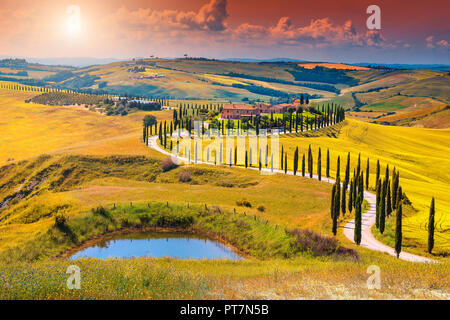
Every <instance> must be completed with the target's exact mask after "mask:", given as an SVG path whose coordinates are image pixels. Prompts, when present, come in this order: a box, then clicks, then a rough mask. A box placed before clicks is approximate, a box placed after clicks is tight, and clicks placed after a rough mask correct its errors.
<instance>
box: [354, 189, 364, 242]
mask: <svg viewBox="0 0 450 320" xmlns="http://www.w3.org/2000/svg"><path fill="white" fill-rule="evenodd" d="M361 205H362V199H361V196H360V195H358V198H357V200H356V208H355V230H354V236H353V240H354V241H355V243H356V244H357V245H358V246H359V245H360V244H361V226H362V215H361V209H362V208H361Z"/></svg>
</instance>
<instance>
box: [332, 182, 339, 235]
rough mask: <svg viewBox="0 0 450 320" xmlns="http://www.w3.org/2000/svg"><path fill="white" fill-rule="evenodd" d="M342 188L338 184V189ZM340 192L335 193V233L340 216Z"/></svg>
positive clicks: (335, 232) (334, 232)
mask: <svg viewBox="0 0 450 320" xmlns="http://www.w3.org/2000/svg"><path fill="white" fill-rule="evenodd" d="M338 188H340V187H339V185H337V184H336V190H337V189H338ZM338 204H339V193H338V192H335V194H334V209H335V210H334V214H333V234H334V235H336V234H337V225H338V218H339V206H338Z"/></svg>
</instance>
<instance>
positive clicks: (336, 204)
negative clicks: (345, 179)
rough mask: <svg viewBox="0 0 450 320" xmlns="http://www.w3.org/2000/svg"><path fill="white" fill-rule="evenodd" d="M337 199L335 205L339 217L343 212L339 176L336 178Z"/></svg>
mask: <svg viewBox="0 0 450 320" xmlns="http://www.w3.org/2000/svg"><path fill="white" fill-rule="evenodd" d="M336 199H337V201H335V203H334V205H335V209H336V211H335V212H336V216H337V217H336V219H337V218H339V215H340V213H341V179H340V178H339V177H338V178H337V179H336Z"/></svg>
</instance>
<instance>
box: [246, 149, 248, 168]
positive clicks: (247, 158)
mask: <svg viewBox="0 0 450 320" xmlns="http://www.w3.org/2000/svg"><path fill="white" fill-rule="evenodd" d="M247 167H248V152H247V150H245V168H247Z"/></svg>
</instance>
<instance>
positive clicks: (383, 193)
mask: <svg viewBox="0 0 450 320" xmlns="http://www.w3.org/2000/svg"><path fill="white" fill-rule="evenodd" d="M383 185H386V182H385V181H384V182H383ZM381 189H382V190H381V204H380V233H381V234H383V233H384V227H385V222H386V188H385V187H383V186H382V187H381Z"/></svg>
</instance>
